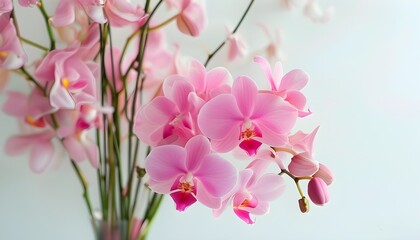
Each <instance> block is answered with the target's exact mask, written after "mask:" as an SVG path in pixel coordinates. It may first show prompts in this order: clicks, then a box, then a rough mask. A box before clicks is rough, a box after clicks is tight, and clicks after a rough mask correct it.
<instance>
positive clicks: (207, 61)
mask: <svg viewBox="0 0 420 240" xmlns="http://www.w3.org/2000/svg"><path fill="white" fill-rule="evenodd" d="M254 1H255V0H251V2H250V3H249V4H248V7H247V8H246V10H245V12H244V13H243V14H242V17H241V19H240V20H239V22H238V24H236V27H235V29H234V30H233V32H232V35H233V34H235V33H236V32H237V31H238V29H239V26H241V24H242V22H243V21H244V19H245V17H246V15H247V14H248V12H249V10H250V9H251V6H252V4H253V3H254ZM228 39H229V37H227V38H226V39H225V41H223V42H222V43H221V44H220V45H219V46H218V47H217V48H216V49H215V50H214V51H213V52H212V53H210V54H209V56H208V57H207V60H206V62H205V63H204V66H205V67H207V65H208V64H209V62H210V60H211V59H212V58H213V57H214V55H216V53H217V52H219V51H220V49H222V47H223V46H224V45H225V44H226V42H227V40H228Z"/></svg>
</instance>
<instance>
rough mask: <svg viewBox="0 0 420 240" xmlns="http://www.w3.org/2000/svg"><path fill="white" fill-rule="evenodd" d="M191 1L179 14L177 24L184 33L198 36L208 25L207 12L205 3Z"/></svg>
mask: <svg viewBox="0 0 420 240" xmlns="http://www.w3.org/2000/svg"><path fill="white" fill-rule="evenodd" d="M189 2H190V3H189V4H187V5H188V6H186V7H185V8H184V9H183V10H182V12H181V14H180V15H179V16H178V18H177V26H178V29H179V30H180V31H181V32H182V33H185V34H188V35H191V36H193V37H196V36H198V35H199V34H200V32H201V30H203V29H204V28H205V26H206V25H207V14H206V11H205V7H204V6H203V5H201V4H199V3H196V2H192V1H189Z"/></svg>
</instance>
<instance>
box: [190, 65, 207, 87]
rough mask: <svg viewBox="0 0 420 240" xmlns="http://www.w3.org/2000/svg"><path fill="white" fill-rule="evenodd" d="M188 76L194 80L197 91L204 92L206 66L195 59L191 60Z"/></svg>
mask: <svg viewBox="0 0 420 240" xmlns="http://www.w3.org/2000/svg"><path fill="white" fill-rule="evenodd" d="M189 67H190V68H189V73H188V78H189V80H190V81H192V83H193V85H194V88H195V91H197V92H203V91H205V89H206V73H207V71H206V68H205V67H204V65H203V64H202V63H201V62H199V61H197V60H195V59H193V60H192V61H191V62H190V66H189Z"/></svg>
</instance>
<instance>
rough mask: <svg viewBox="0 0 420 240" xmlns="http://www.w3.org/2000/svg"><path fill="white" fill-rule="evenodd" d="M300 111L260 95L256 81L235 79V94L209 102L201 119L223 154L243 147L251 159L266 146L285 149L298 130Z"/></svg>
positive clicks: (277, 100)
mask: <svg viewBox="0 0 420 240" xmlns="http://www.w3.org/2000/svg"><path fill="white" fill-rule="evenodd" d="M296 118H297V111H296V109H295V108H294V107H292V106H291V105H290V104H289V103H287V102H285V101H284V100H283V99H282V98H281V97H279V96H277V95H275V94H271V93H260V92H258V89H257V86H256V85H255V83H254V81H253V80H252V79H250V78H248V77H245V76H242V77H238V78H236V79H235V81H234V82H233V86H232V94H221V95H218V96H216V97H215V98H213V99H211V100H210V101H208V102H207V103H206V104H205V105H204V106H203V107H202V109H201V111H200V113H199V115H198V125H199V127H200V129H201V131H202V132H203V134H204V135H205V136H207V137H209V138H210V139H211V140H212V144H213V147H214V149H215V150H216V151H219V152H228V151H230V150H232V149H234V148H235V147H237V146H238V145H239V147H240V148H242V149H243V150H245V151H246V152H247V153H248V154H249V155H250V156H252V155H255V154H256V152H257V150H258V148H259V147H260V146H261V144H262V143H265V144H268V145H270V146H281V145H283V144H285V143H286V142H287V135H288V134H289V132H290V130H291V128H292V127H293V126H294V124H295V122H296Z"/></svg>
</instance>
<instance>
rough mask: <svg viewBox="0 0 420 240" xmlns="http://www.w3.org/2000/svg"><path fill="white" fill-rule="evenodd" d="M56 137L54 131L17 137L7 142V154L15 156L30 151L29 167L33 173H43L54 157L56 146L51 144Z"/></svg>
mask: <svg viewBox="0 0 420 240" xmlns="http://www.w3.org/2000/svg"><path fill="white" fill-rule="evenodd" d="M54 136H55V133H54V131H52V130H46V131H43V132H39V133H33V134H25V135H16V136H13V137H11V138H9V139H8V140H7V141H6V145H5V152H6V154H8V155H11V156H15V155H19V154H22V153H24V152H26V151H29V167H30V168H31V170H32V171H34V172H36V173H41V172H43V171H44V170H45V169H46V168H47V167H48V165H49V163H50V162H51V161H52V159H53V157H54V146H53V144H52V142H51V141H52V139H53V138H54Z"/></svg>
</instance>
